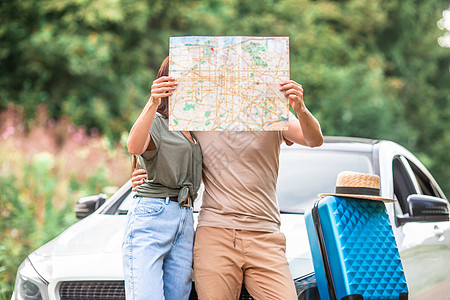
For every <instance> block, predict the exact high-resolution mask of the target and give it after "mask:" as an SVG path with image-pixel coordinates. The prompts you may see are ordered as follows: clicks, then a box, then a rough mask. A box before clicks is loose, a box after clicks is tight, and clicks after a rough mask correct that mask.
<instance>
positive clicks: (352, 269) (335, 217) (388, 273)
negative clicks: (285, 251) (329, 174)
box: [306, 196, 408, 300]
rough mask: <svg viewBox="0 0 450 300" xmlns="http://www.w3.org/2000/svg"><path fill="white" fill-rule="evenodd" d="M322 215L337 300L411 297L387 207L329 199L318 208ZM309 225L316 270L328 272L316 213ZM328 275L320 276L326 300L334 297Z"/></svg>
mask: <svg viewBox="0 0 450 300" xmlns="http://www.w3.org/2000/svg"><path fill="white" fill-rule="evenodd" d="M317 210H318V215H319V218H320V222H321V227H322V233H323V240H324V242H325V245H326V252H327V256H328V260H329V264H330V268H331V274H332V278H333V282H334V288H335V292H336V296H337V299H341V298H344V297H345V296H348V295H362V296H363V297H364V299H369V300H375V299H377V300H379V299H386V300H387V299H399V295H400V294H406V293H408V288H407V285H406V279H405V275H404V273H403V266H402V262H401V260H400V255H399V253H398V249H397V244H396V242H395V237H394V234H393V231H392V227H391V224H390V221H389V216H388V214H387V212H386V209H385V206H384V203H383V202H380V201H373V200H364V199H350V198H340V197H334V196H328V197H326V198H324V199H322V200H320V201H319V202H318V204H317ZM306 222H307V229H308V236H309V239H310V244H311V251H312V256H313V260H314V267H315V268H324V266H323V263H322V257H321V255H320V253H317V252H318V247H319V245H318V241H317V236H316V231H315V227H314V223H313V220H312V216H311V212H308V213H307V215H306ZM317 260H320V262H317ZM323 275H324V272H322V271H321V270H319V272H318V271H317V270H316V278H317V283H318V287H319V292H320V296H321V299H328V298H327V297H324V296H323V295H325V294H328V290H327V286H326V279H325V278H324V277H325V276H323ZM405 296H406V295H405Z"/></svg>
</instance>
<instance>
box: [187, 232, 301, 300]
mask: <svg viewBox="0 0 450 300" xmlns="http://www.w3.org/2000/svg"><path fill="white" fill-rule="evenodd" d="M285 251H286V238H285V236H284V234H283V233H281V232H259V231H247V230H235V229H227V228H214V227H204V226H202V227H198V228H197V232H196V234H195V243H194V279H195V289H196V290H197V294H198V297H199V299H200V300H220V299H223V300H232V299H239V294H240V291H241V286H242V282H244V284H245V287H246V288H247V291H248V292H249V293H250V295H251V296H252V297H253V298H254V299H256V300H260V299H261V300H263V299H277V300H278V299H279V300H291V299H292V300H294V299H297V294H296V291H295V287H294V282H293V280H292V275H291V272H290V271H289V265H288V262H287V259H286V256H285Z"/></svg>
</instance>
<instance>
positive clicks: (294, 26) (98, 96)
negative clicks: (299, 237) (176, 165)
mask: <svg viewBox="0 0 450 300" xmlns="http://www.w3.org/2000/svg"><path fill="white" fill-rule="evenodd" d="M448 5H449V3H448V1H441V0H427V1H418V0H401V1H400V0H397V1H392V0H342V1H331V0H252V1H244V0H204V1H189V0H174V1H165V0H94V1H89V0H46V1H31V0H23V1H1V3H0V20H1V23H0V45H1V46H0V66H1V67H0V112H1V114H0V163H1V165H0V217H1V219H0V239H1V244H0V290H1V293H0V294H1V295H2V296H1V298H4V299H8V298H9V297H10V293H11V290H12V288H13V287H12V285H13V282H14V276H15V271H16V268H17V266H18V265H19V263H20V262H21V261H22V260H23V258H24V257H25V256H26V255H27V254H28V253H29V252H30V251H32V250H33V249H35V248H36V247H38V246H39V245H41V244H42V243H44V242H46V241H48V240H49V239H51V238H53V237H54V236H56V235H57V234H59V233H60V232H61V231H62V230H64V229H65V228H67V227H68V226H69V225H71V224H72V223H73V222H75V221H76V220H75V218H74V214H73V207H74V204H75V202H76V199H77V198H78V197H80V196H86V195H88V194H95V193H99V192H102V191H104V187H107V186H120V184H122V183H123V182H124V181H126V180H127V179H128V178H129V158H128V155H127V154H126V150H125V144H124V141H125V140H126V137H127V134H128V131H129V129H130V127H131V125H132V124H133V122H134V121H135V119H136V117H137V115H138V114H139V111H140V109H141V108H142V107H143V105H144V104H145V102H146V100H147V98H148V95H149V87H150V84H151V82H152V81H153V80H154V77H155V74H156V71H157V69H158V67H159V65H160V63H161V61H162V60H163V59H164V57H165V56H166V55H167V54H168V41H169V37H170V36H180V35H214V36H216V35H249V36H252V35H256V36H289V37H290V61H291V78H292V79H294V80H296V81H298V82H300V83H301V84H302V85H303V87H304V88H305V102H306V104H307V106H308V107H309V108H310V110H311V111H312V112H313V114H314V115H315V116H316V117H317V118H318V119H319V121H320V123H321V125H322V129H323V132H324V134H326V135H345V136H358V137H368V138H377V139H390V140H394V141H396V142H399V143H400V144H402V145H404V146H405V147H406V148H408V149H409V150H411V151H413V152H414V153H415V154H417V155H418V156H419V157H420V158H421V160H422V161H423V162H424V163H425V165H426V166H427V167H428V168H429V169H430V170H431V171H432V173H433V174H434V176H435V178H436V179H437V180H438V182H439V183H440V185H441V187H442V188H443V189H444V192H445V193H446V194H447V195H449V192H450V173H449V172H448V171H447V168H448V166H449V165H450V155H449V154H448V153H449V150H448V149H449V148H450V130H449V129H450V126H449V125H450V84H449V83H450V81H449V79H450V76H449V75H450V74H449V66H450V49H448V48H445V47H446V46H447V47H449V46H450V43H446V42H445V39H444V38H443V36H444V35H445V34H448V29H449V27H450V26H448V27H447V30H446V29H445V22H444V21H443V19H442V17H443V11H444V10H446V9H448ZM448 22H450V21H447V23H446V24H447V25H448ZM437 25H439V26H437ZM438 39H440V40H439V41H440V42H439V43H438ZM440 45H441V46H442V47H441V46H440ZM1 298H0V299H1Z"/></svg>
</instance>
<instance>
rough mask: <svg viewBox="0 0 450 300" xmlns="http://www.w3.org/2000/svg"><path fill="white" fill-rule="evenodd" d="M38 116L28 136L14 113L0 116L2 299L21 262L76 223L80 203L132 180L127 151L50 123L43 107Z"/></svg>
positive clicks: (8, 293) (7, 294) (7, 295)
mask: <svg viewBox="0 0 450 300" xmlns="http://www.w3.org/2000/svg"><path fill="white" fill-rule="evenodd" d="M37 115H38V119H37V120H36V123H35V124H34V125H32V126H30V128H29V131H28V132H25V131H24V130H23V128H24V125H23V121H22V117H21V114H20V112H18V111H17V110H16V109H14V108H9V109H8V110H7V111H5V112H3V113H1V114H0V139H1V143H0V240H1V245H0V295H1V296H0V299H3V298H4V299H10V298H11V292H12V290H13V284H14V280H15V275H16V271H17V267H18V266H19V264H20V263H21V262H22V261H23V259H24V258H25V257H26V256H27V255H28V254H30V253H31V252H32V251H33V250H35V249H36V248H37V247H39V246H41V245H42V244H44V243H46V242H47V241H49V240H51V239H53V238H54V237H56V236H57V235H58V234H60V233H61V232H62V231H63V230H64V229H66V228H67V227H68V226H70V225H72V224H73V223H74V222H75V221H76V218H75V213H74V210H73V209H74V207H75V203H76V201H77V199H78V198H79V197H82V196H87V195H94V194H98V193H100V192H104V188H105V187H108V186H110V185H115V186H120V185H121V184H123V182H124V181H125V180H127V179H128V177H129V169H128V165H129V164H128V155H127V154H126V153H125V151H124V150H123V151H116V150H111V149H110V148H109V147H108V146H107V143H105V141H104V138H102V137H99V136H96V137H95V136H87V135H86V134H85V133H84V131H83V130H82V129H81V128H76V127H74V126H73V125H72V124H71V123H70V122H65V121H64V120H60V121H58V122H53V121H49V120H48V118H47V117H46V112H45V109H43V108H42V107H41V108H39V109H38V113H37ZM61 132H62V133H63V135H62V136H60V133H61ZM114 148H119V146H118V145H115V147H114ZM120 148H124V147H123V146H120ZM106 166H109V168H107V167H106ZM74 182H76V184H74Z"/></svg>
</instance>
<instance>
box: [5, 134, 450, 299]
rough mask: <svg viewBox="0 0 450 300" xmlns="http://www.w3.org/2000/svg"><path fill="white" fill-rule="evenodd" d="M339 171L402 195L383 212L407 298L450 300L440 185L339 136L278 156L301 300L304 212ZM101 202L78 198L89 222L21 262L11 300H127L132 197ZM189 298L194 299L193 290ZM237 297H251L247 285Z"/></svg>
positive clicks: (394, 152) (381, 151)
mask: <svg viewBox="0 0 450 300" xmlns="http://www.w3.org/2000/svg"><path fill="white" fill-rule="evenodd" d="M343 170H350V171H358V172H364V173H374V174H378V175H380V178H381V196H382V197H386V198H396V199H398V202H396V203H389V204H386V209H387V211H388V213H389V216H390V218H391V224H392V227H393V230H394V234H395V237H396V241H397V244H398V247H399V250H400V253H401V258H402V262H403V266H404V269H405V273H406V279H407V283H408V287H409V294H410V299H433V300H438V299H449V295H450V292H449V286H450V222H449V203H448V200H447V199H446V197H445V195H444V194H443V192H442V190H441V189H440V188H439V186H438V184H437V183H436V181H435V180H434V179H433V177H432V176H431V174H430V173H429V172H428V171H427V170H426V168H425V167H424V166H423V165H422V164H421V163H420V162H419V160H418V159H417V158H416V157H415V156H414V155H413V154H411V153H410V152H409V151H407V150H406V149H405V148H403V147H402V146H400V145H398V144H396V143H393V142H389V141H377V140H368V139H356V138H338V137H327V138H326V139H325V143H324V144H323V146H321V147H318V148H314V149H311V148H307V147H302V146H299V145H293V146H289V147H288V146H285V145H283V147H282V151H281V154H280V171H279V178H278V186H277V187H278V194H277V195H278V201H279V205H280V211H281V220H282V225H281V231H282V232H283V233H284V234H285V235H286V240H287V250H286V256H287V258H288V261H289V266H290V270H291V273H292V277H293V279H294V282H295V286H296V288H297V293H298V299H319V296H318V292H317V287H316V282H315V278H314V268H313V264H312V259H311V252H310V247H309V243H308V238H307V233H306V227H305V221H304V212H305V211H306V210H307V209H309V208H310V207H311V206H312V204H313V203H314V202H315V201H316V200H317V199H318V197H317V194H318V193H332V192H334V187H335V182H336V177H337V174H338V173H339V172H340V171H343ZM104 199H105V198H104V195H97V196H92V197H88V198H83V199H80V201H79V203H78V204H77V208H76V211H77V216H78V217H80V218H82V217H84V216H86V215H88V216H87V217H85V218H83V219H82V220H81V221H79V222H77V223H76V224H74V225H72V226H71V227H69V228H68V229H67V230H66V231H64V232H63V233H62V234H60V235H59V236H58V237H56V238H55V239H53V240H52V241H50V242H48V243H47V244H45V245H43V246H42V247H40V248H39V249H37V250H36V251H34V252H33V253H31V254H30V255H29V256H28V257H27V258H26V259H25V261H24V262H23V263H22V264H21V265H20V267H19V269H18V272H17V278H16V285H15V290H14V294H13V296H12V298H13V299H17V300H18V299H24V300H37V299H58V300H59V299H60V300H78V299H102V300H106V299H111V300H114V299H125V293H124V283H123V273H122V254H121V244H122V238H123V229H124V226H125V222H126V213H127V209H128V207H129V206H130V203H131V202H132V200H133V193H132V192H131V183H130V182H127V183H126V184H125V185H123V186H122V187H121V188H120V189H119V190H118V191H117V192H116V193H115V194H114V195H113V196H112V197H110V198H109V199H108V200H107V201H106V202H105V203H104V204H103V205H101V206H100V204H102V203H103V202H104ZM200 203H201V196H199V199H197V200H196V202H195V209H196V210H197V211H198V209H199V206H200ZM98 206H100V207H99V208H98V209H97V207H98ZM195 216H197V214H195ZM191 299H197V295H196V293H195V289H193V291H192V294H191ZM240 299H253V298H251V296H250V295H248V293H247V291H246V290H245V287H243V289H242V293H241V298H240Z"/></svg>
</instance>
